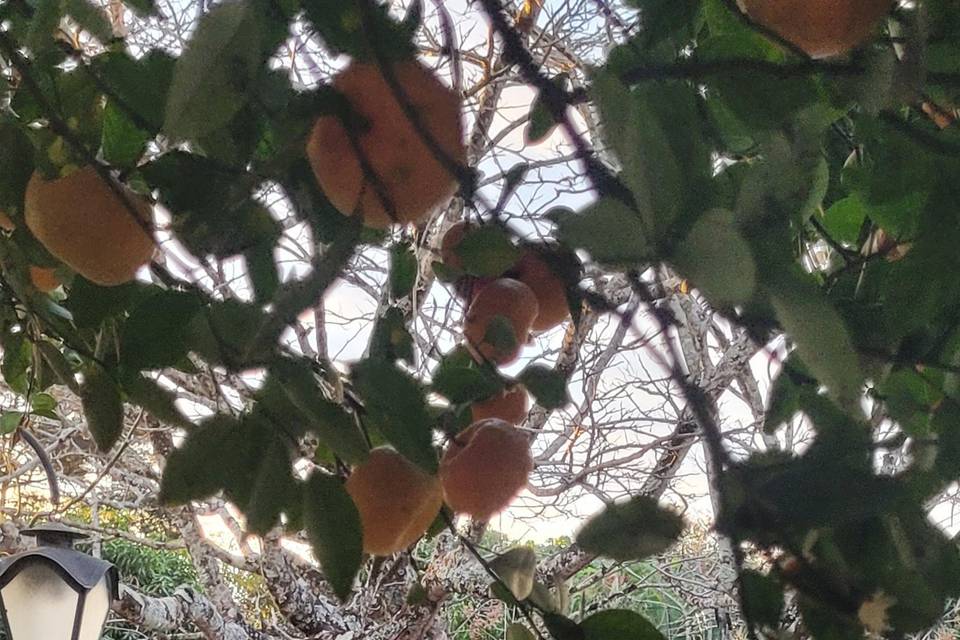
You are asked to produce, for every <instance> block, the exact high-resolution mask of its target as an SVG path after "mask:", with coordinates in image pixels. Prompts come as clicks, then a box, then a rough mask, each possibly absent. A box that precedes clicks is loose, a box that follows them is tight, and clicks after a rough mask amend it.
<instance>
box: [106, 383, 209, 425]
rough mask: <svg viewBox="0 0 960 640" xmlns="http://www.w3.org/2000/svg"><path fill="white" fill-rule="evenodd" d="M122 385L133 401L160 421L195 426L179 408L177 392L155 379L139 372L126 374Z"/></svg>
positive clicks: (168, 423)
mask: <svg viewBox="0 0 960 640" xmlns="http://www.w3.org/2000/svg"><path fill="white" fill-rule="evenodd" d="M122 386H123V391H124V392H125V393H126V394H127V396H128V397H129V398H130V400H131V401H133V402H135V403H136V404H138V405H140V406H141V407H143V408H144V409H145V410H146V411H147V412H149V413H150V415H152V416H153V417H154V418H156V419H157V420H159V421H160V422H162V423H164V424H167V425H170V426H171V427H178V428H180V429H192V428H194V424H193V423H192V422H190V421H189V420H187V418H186V416H184V415H183V413H181V412H180V410H179V409H177V405H176V400H177V396H176V394H174V393H173V392H172V391H168V390H167V389H164V388H163V387H161V386H160V385H159V384H158V383H157V382H156V381H155V380H151V379H150V378H147V377H145V376H143V375H140V374H139V373H137V374H134V375H128V376H126V377H125V378H124V379H123V381H122Z"/></svg>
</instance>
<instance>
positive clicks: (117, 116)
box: [101, 100, 150, 168]
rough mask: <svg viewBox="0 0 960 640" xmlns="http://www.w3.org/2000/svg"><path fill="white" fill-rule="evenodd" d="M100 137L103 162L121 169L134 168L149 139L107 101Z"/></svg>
mask: <svg viewBox="0 0 960 640" xmlns="http://www.w3.org/2000/svg"><path fill="white" fill-rule="evenodd" d="M102 136H103V138H102V142H101V147H102V149H103V158H104V160H106V161H107V162H109V163H110V164H112V165H114V166H116V167H121V168H131V167H134V166H136V164H137V161H138V160H140V157H141V156H142V155H143V152H144V150H145V149H146V146H147V141H148V140H149V139H150V134H149V133H147V132H145V131H143V130H142V129H140V128H139V127H138V126H137V125H136V124H135V123H134V122H133V121H132V120H130V118H129V116H128V115H127V114H126V113H125V112H124V111H123V110H121V109H120V108H119V107H118V106H117V103H116V101H114V100H108V101H107V106H106V108H105V109H104V112H103V131H102Z"/></svg>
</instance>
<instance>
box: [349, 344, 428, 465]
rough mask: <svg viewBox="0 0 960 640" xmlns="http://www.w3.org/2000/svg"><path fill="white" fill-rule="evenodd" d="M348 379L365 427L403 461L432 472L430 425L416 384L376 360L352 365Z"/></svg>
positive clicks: (410, 378) (420, 388)
mask: <svg viewBox="0 0 960 640" xmlns="http://www.w3.org/2000/svg"><path fill="white" fill-rule="evenodd" d="M352 379H353V383H354V386H355V387H356V389H357V391H358V392H359V394H360V397H361V398H362V399H363V402H364V406H365V408H366V411H367V417H368V421H369V423H370V424H371V425H373V426H374V427H376V428H377V429H379V431H380V432H381V433H382V434H383V436H384V437H385V438H386V439H387V441H388V442H390V444H392V445H393V446H394V447H395V448H396V450H397V451H398V452H400V453H401V454H402V455H403V456H404V457H405V458H407V459H409V460H410V461H411V462H414V463H416V464H417V465H419V466H420V467H422V468H423V469H424V470H425V471H428V472H430V473H433V472H435V471H436V470H437V454H436V451H435V450H434V448H433V437H432V432H431V427H432V423H433V421H432V420H431V419H430V414H429V413H428V412H427V405H426V398H425V396H424V392H423V388H422V387H421V386H420V385H419V384H418V383H417V381H416V380H414V379H413V378H412V377H410V376H409V375H408V374H406V373H404V372H403V371H401V370H400V369H398V368H397V367H395V366H394V365H393V364H391V363H389V362H383V361H378V360H365V361H363V362H361V363H359V364H357V365H355V366H354V367H353V375H352Z"/></svg>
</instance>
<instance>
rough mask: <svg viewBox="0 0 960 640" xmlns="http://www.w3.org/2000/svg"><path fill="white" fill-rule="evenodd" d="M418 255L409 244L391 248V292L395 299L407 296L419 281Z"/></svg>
mask: <svg viewBox="0 0 960 640" xmlns="http://www.w3.org/2000/svg"><path fill="white" fill-rule="evenodd" d="M417 268H418V265H417V256H416V255H415V254H414V253H413V249H412V247H411V246H410V245H409V244H405V243H401V244H395V245H393V246H392V247H391V248H390V293H391V295H392V296H393V299H394V300H399V299H400V298H405V297H406V296H409V295H410V294H411V292H412V291H413V287H414V285H415V284H416V282H417Z"/></svg>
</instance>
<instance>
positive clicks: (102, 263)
mask: <svg viewBox="0 0 960 640" xmlns="http://www.w3.org/2000/svg"><path fill="white" fill-rule="evenodd" d="M118 191H119V192H120V193H123V194H124V195H125V197H124V198H121V197H120V196H119V195H118V193H117V192H118ZM131 209H133V210H132V211H131ZM135 216H137V217H139V218H140V220H139V221H138V220H137V219H136V218H135ZM24 217H25V218H26V221H27V227H29V228H30V231H31V232H32V233H33V235H34V236H36V238H37V240H39V241H40V243H41V244H42V245H43V246H44V247H46V248H47V251H49V252H50V253H52V254H53V255H54V256H56V257H57V258H58V259H60V261H62V262H64V263H66V264H67V265H69V266H70V267H71V268H72V269H73V270H74V271H76V272H77V273H79V274H80V275H82V276H83V277H85V278H86V279H88V280H90V281H91V282H95V283H97V284H100V285H104V286H112V285H118V284H123V283H124V282H129V281H130V280H133V278H134V276H135V275H136V273H137V269H139V268H140V267H142V266H143V265H145V264H147V263H148V262H150V259H151V258H152V257H153V252H154V250H155V245H154V242H153V238H151V237H150V234H149V233H147V230H146V229H147V228H149V225H150V221H151V207H150V204H149V203H148V202H146V201H145V200H143V199H142V198H140V197H139V196H137V195H136V194H134V193H133V192H132V191H130V190H129V189H127V188H126V187H124V186H123V185H121V184H119V183H116V182H115V183H113V186H112V187H111V186H110V185H108V184H107V183H106V182H105V181H104V179H103V178H102V177H101V176H100V174H98V173H97V171H96V170H95V169H94V168H93V167H84V168H82V169H79V170H78V171H75V172H74V173H71V174H70V175H68V176H65V177H63V178H57V179H54V180H47V179H45V178H44V177H43V176H41V175H40V174H39V173H34V174H33V177H32V178H30V182H29V183H28V184H27V192H26V196H25V198H24Z"/></svg>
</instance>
